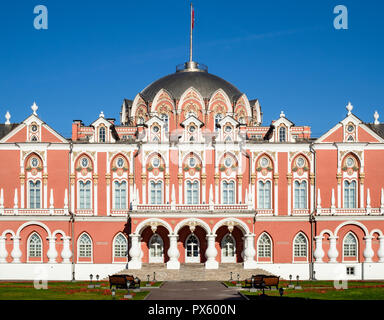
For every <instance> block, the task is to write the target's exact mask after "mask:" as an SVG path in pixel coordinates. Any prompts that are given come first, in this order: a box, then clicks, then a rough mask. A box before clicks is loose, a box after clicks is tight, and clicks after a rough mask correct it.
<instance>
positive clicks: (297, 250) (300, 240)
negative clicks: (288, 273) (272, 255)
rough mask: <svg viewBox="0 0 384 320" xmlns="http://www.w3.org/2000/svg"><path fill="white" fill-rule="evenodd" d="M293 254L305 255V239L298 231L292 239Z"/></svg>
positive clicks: (296, 255) (297, 255)
mask: <svg viewBox="0 0 384 320" xmlns="http://www.w3.org/2000/svg"><path fill="white" fill-rule="evenodd" d="M293 250H294V256H295V257H298V258H300V257H306V256H307V239H306V238H305V237H304V235H303V234H302V233H299V234H298V235H297V236H296V238H295V241H294V249H293Z"/></svg>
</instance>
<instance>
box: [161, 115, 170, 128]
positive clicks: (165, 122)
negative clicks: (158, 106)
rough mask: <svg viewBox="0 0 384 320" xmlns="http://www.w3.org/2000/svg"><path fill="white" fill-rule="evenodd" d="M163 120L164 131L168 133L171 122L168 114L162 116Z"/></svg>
mask: <svg viewBox="0 0 384 320" xmlns="http://www.w3.org/2000/svg"><path fill="white" fill-rule="evenodd" d="M161 120H163V121H164V130H165V132H168V122H169V117H168V115H167V114H166V113H163V114H161Z"/></svg>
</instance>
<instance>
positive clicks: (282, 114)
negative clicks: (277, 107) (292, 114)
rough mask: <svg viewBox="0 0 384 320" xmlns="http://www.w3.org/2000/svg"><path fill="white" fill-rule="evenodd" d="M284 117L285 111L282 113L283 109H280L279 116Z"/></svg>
mask: <svg viewBox="0 0 384 320" xmlns="http://www.w3.org/2000/svg"><path fill="white" fill-rule="evenodd" d="M283 117H284V118H285V113H284V111H283V110H281V112H280V118H283Z"/></svg>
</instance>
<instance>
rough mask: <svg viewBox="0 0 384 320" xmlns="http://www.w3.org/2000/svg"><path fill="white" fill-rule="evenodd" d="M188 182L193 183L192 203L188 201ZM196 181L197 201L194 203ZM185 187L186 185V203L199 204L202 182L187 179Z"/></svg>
mask: <svg viewBox="0 0 384 320" xmlns="http://www.w3.org/2000/svg"><path fill="white" fill-rule="evenodd" d="M188 182H189V183H190V185H191V192H192V195H191V201H192V202H191V203H188ZM195 183H197V202H196V203H194V201H193V200H194V198H193V191H194V190H193V184H195ZM184 186H185V187H184V190H185V192H184V199H185V201H184V203H185V204H187V205H198V204H200V183H199V181H198V180H187V181H185V185H184Z"/></svg>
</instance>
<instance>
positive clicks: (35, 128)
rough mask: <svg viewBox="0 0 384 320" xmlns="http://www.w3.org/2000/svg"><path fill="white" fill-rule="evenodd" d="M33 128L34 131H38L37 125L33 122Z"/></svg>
mask: <svg viewBox="0 0 384 320" xmlns="http://www.w3.org/2000/svg"><path fill="white" fill-rule="evenodd" d="M31 130H32V132H36V131H37V125H35V124H33V125H32V127H31Z"/></svg>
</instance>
